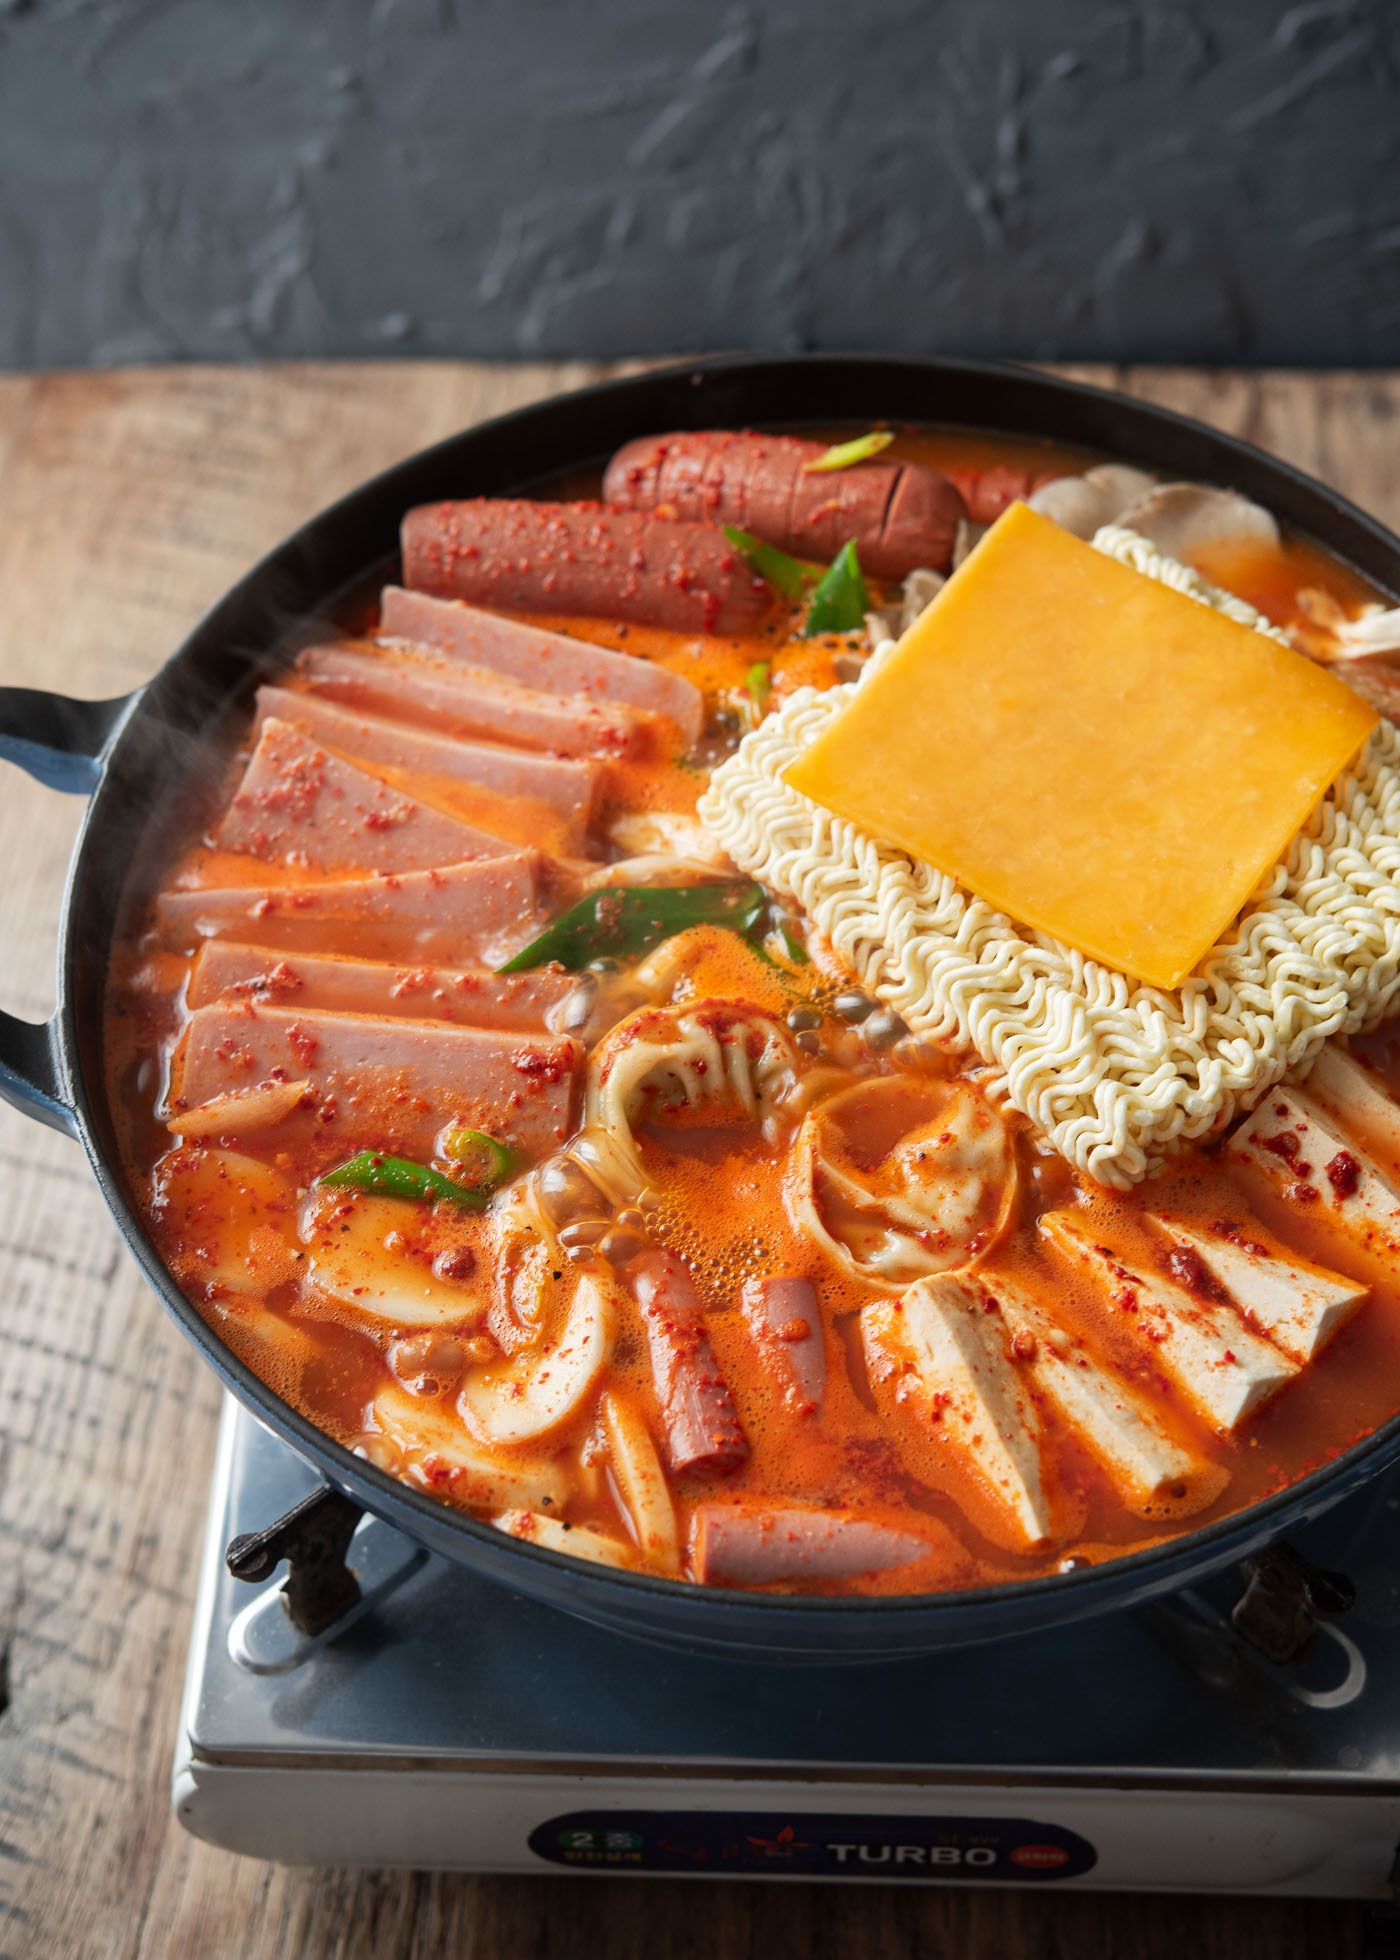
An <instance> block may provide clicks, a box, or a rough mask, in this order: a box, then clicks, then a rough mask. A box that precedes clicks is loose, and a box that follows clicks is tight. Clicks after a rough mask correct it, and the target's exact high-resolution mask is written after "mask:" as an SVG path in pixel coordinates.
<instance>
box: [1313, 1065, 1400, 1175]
mask: <svg viewBox="0 0 1400 1960" xmlns="http://www.w3.org/2000/svg"><path fill="white" fill-rule="evenodd" d="M1306 1094H1307V1095H1308V1096H1309V1097H1310V1098H1311V1099H1312V1100H1313V1102H1315V1103H1318V1104H1320V1105H1321V1106H1322V1108H1323V1109H1324V1110H1325V1111H1326V1112H1327V1114H1328V1115H1331V1116H1335V1117H1336V1118H1337V1120H1338V1121H1339V1122H1340V1123H1341V1125H1342V1128H1343V1129H1344V1130H1345V1131H1346V1132H1347V1134H1348V1136H1353V1137H1355V1138H1357V1140H1358V1141H1359V1142H1361V1143H1363V1144H1364V1145H1365V1146H1366V1148H1367V1149H1368V1150H1374V1151H1375V1153H1376V1155H1377V1156H1378V1157H1381V1158H1382V1159H1384V1160H1385V1161H1386V1162H1387V1163H1390V1164H1400V1104H1397V1103H1396V1102H1395V1101H1394V1099H1393V1098H1392V1097H1391V1096H1390V1095H1389V1094H1388V1093H1387V1091H1386V1087H1385V1084H1384V1083H1383V1082H1382V1081H1381V1079H1380V1077H1379V1076H1377V1075H1375V1074H1373V1072H1372V1071H1371V1070H1370V1069H1368V1068H1367V1067H1365V1065H1364V1064H1363V1063H1361V1062H1359V1061H1358V1060H1357V1059H1356V1057H1355V1055H1352V1054H1349V1053H1348V1052H1347V1050H1346V1049H1345V1048H1339V1047H1338V1046H1337V1043H1336V1042H1335V1041H1329V1042H1327V1043H1325V1044H1324V1046H1323V1048H1322V1051H1321V1053H1320V1054H1319V1055H1318V1058H1317V1060H1316V1061H1315V1062H1314V1063H1313V1066H1312V1068H1311V1069H1310V1070H1309V1071H1308V1078H1307V1087H1306Z"/></svg>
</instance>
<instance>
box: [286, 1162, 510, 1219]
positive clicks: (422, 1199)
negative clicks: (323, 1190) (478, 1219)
mask: <svg viewBox="0 0 1400 1960" xmlns="http://www.w3.org/2000/svg"><path fill="white" fill-rule="evenodd" d="M320 1181H321V1183H322V1184H333V1185H344V1186H346V1187H347V1188H348V1189H350V1190H352V1191H373V1192H375V1193H377V1194H378V1195H379V1196H380V1197H382V1198H413V1199H416V1200H417V1201H418V1203H419V1204H436V1203H437V1201H438V1200H439V1199H440V1198H443V1199H446V1200H447V1201H448V1203H450V1204H454V1205H465V1206H466V1208H467V1209H468V1210H469V1211H480V1210H481V1209H482V1207H483V1206H484V1205H485V1203H486V1201H487V1199H488V1198H489V1197H490V1195H491V1194H490V1192H489V1191H488V1190H484V1189H482V1188H480V1187H478V1186H472V1185H468V1184H459V1183H458V1182H457V1181H456V1179H455V1178H451V1177H444V1176H443V1174H442V1172H441V1171H435V1170H433V1169H432V1167H431V1166H430V1165H428V1164H415V1163H413V1162H412V1160H411V1159H410V1158H408V1157H389V1156H386V1155H385V1153H384V1152H383V1151H382V1150H361V1151H359V1152H357V1154H356V1155H355V1156H353V1157H351V1158H350V1159H349V1160H348V1161H347V1162H346V1163H343V1164H337V1165H336V1167H335V1169H334V1170H333V1171H327V1172H326V1174H325V1176H324V1177H323V1178H322V1179H321V1180H320Z"/></svg>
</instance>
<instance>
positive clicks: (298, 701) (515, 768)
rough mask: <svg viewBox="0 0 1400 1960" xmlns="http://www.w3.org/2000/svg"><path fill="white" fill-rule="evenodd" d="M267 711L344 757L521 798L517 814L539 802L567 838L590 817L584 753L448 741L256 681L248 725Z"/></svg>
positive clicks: (593, 781)
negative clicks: (540, 752) (576, 755)
mask: <svg viewBox="0 0 1400 1960" xmlns="http://www.w3.org/2000/svg"><path fill="white" fill-rule="evenodd" d="M272 716H275V717H276V718H277V719H278V720H279V721H288V722H291V723H292V724H293V726H294V727H296V728H300V729H302V730H303V731H304V733H306V734H308V735H310V736H311V738H312V739H313V741H317V742H323V743H324V744H325V745H326V747H327V748H330V749H334V750H336V752H337V753H338V754H340V755H345V756H349V757H351V758H352V760H353V759H356V758H358V759H359V760H360V761H363V762H368V763H371V764H374V765H376V766H377V767H379V768H383V769H405V770H408V771H410V772H412V773H413V774H415V775H420V776H435V777H437V778H439V780H441V781H443V782H451V783H460V784H464V785H466V786H468V787H470V788H473V789H480V790H484V791H486V792H487V793H488V794H490V795H492V796H500V797H507V798H509V799H511V801H512V802H513V803H518V804H521V805H523V806H525V807H524V808H523V809H522V810H521V811H520V812H519V814H520V815H523V816H526V817H528V814H529V810H530V808H531V807H533V806H535V805H538V804H541V803H542V804H544V805H546V807H547V808H549V809H550V810H552V811H553V812H554V813H555V815H556V816H558V817H560V818H562V819H563V821H564V823H565V824H566V825H567V826H568V827H569V829H570V831H571V833H572V839H573V841H574V842H575V843H577V842H578V841H579V840H581V839H582V837H583V835H584V832H585V831H586V830H587V829H588V825H589V822H590V820H591V818H592V814H593V799H594V796H595V794H596V791H597V787H598V783H599V780H600V776H601V768H600V765H599V764H598V763H596V762H592V761H589V760H587V759H584V758H573V759H569V758H565V757H563V756H550V755H533V754H530V753H529V752H527V751H524V750H521V749H507V748H499V747H496V746H495V745H493V744H492V743H490V742H456V741H453V740H452V739H451V738H450V737H449V736H446V735H436V734H433V733H432V732H431V731H430V730H428V729H426V728H415V727H413V726H412V725H411V724H410V723H408V722H402V721H388V720H386V719H385V718H384V717H383V716H381V715H367V714H360V713H358V712H357V711H356V710H355V709H354V708H345V707H341V706H339V705H338V704H337V703H336V702H334V701H327V700H324V699H322V697H321V696H320V695H319V694H301V693H294V692H293V691H292V689H291V688H286V687H260V688H259V689H258V718H257V723H256V726H257V727H258V728H261V726H262V724H263V723H264V722H265V721H266V720H268V719H269V717H272ZM487 827H488V828H489V825H488V826H487Z"/></svg>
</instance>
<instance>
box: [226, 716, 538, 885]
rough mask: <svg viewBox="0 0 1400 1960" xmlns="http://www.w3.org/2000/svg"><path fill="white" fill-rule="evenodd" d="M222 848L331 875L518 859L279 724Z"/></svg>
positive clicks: (260, 752) (268, 729)
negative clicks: (486, 860) (312, 867)
mask: <svg viewBox="0 0 1400 1960" xmlns="http://www.w3.org/2000/svg"><path fill="white" fill-rule="evenodd" d="M214 842H215V843H216V844H217V845H218V846H219V847H220V849H221V850H225V851H246V852H247V853H248V854H249V856H250V857H257V858H263V859H264V860H266V861H267V862H270V863H274V864H275V863H278V862H282V861H285V860H287V859H289V858H291V859H295V861H296V862H298V863H300V864H308V865H314V866H317V867H318V868H319V869H321V870H324V871H333V870H337V869H339V870H347V871H426V870H427V869H428V867H429V866H430V865H434V864H461V863H463V862H465V860H466V859H468V858H492V857H506V856H508V855H509V853H510V845H509V844H507V843H503V842H502V840H501V839H500V838H499V837H491V836H489V835H488V834H487V833H486V832H485V831H484V830H476V829H474V828H473V827H472V825H471V824H466V823H462V822H460V821H459V820H458V819H457V818H456V817H450V816H448V815H447V813H446V811H445V810H435V809H434V808H433V807H432V805H431V804H430V803H421V802H419V800H418V799H417V797H414V796H406V795H405V794H404V793H403V791H402V790H397V789H394V788H393V787H392V786H391V785H390V784H388V783H386V782H384V781H383V780H382V778H380V777H378V776H371V775H369V774H367V772H366V771H365V770H363V769H357V768H356V767H355V765H354V763H353V762H346V761H344V760H343V759H342V758H341V757H340V756H337V755H331V754H329V753H328V752H327V751H326V750H325V749H323V748H320V747H319V746H318V745H317V744H316V743H315V742H313V741H312V740H311V738H310V737H309V736H308V735H305V734H303V733H302V731H301V729H299V728H294V727H293V726H292V725H291V723H290V722H285V721H276V720H272V721H266V722H264V723H263V725H262V730H261V733H260V734H259V736H258V744H257V747H256V748H255V749H254V750H253V753H252V755H251V756H249V758H248V764H247V767H246V768H245V769H244V771H243V777H242V780H241V782H240V783H239V785H238V788H237V789H236V790H235V791H234V794H233V800H232V801H231V802H230V804H229V806H228V809H227V810H225V812H224V814H223V816H222V818H221V819H220V821H219V824H218V827H217V828H216V830H215V832H214Z"/></svg>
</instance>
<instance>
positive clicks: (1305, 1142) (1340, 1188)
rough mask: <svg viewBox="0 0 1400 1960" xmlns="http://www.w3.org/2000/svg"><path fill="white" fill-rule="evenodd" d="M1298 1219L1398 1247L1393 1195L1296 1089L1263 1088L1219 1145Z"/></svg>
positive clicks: (1399, 1208) (1399, 1207) (1399, 1195)
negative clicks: (1299, 1214) (1255, 1104)
mask: <svg viewBox="0 0 1400 1960" xmlns="http://www.w3.org/2000/svg"><path fill="white" fill-rule="evenodd" d="M1225 1148H1226V1150H1227V1152H1228V1153H1229V1155H1230V1156H1231V1157H1232V1158H1233V1159H1234V1161H1235V1162H1236V1163H1237V1164H1240V1165H1242V1166H1243V1167H1244V1168H1245V1169H1246V1170H1247V1171H1249V1172H1251V1173H1252V1174H1254V1175H1255V1176H1258V1177H1261V1178H1263V1179H1264V1180H1265V1182H1266V1183H1268V1184H1269V1185H1270V1186H1271V1187H1272V1188H1273V1189H1274V1190H1275V1191H1276V1192H1277V1193H1278V1194H1279V1196H1280V1197H1282V1198H1284V1199H1286V1200H1287V1202H1288V1203H1289V1204H1290V1205H1292V1206H1294V1207H1296V1208H1297V1209H1298V1210H1300V1211H1302V1212H1303V1213H1304V1214H1305V1215H1309V1216H1313V1217H1320V1218H1323V1219H1325V1220H1326V1221H1328V1222H1329V1223H1332V1224H1335V1225H1338V1226H1340V1227H1341V1229H1342V1230H1344V1231H1345V1232H1347V1233H1348V1234H1349V1235H1350V1236H1351V1237H1352V1238H1354V1239H1356V1240H1358V1241H1359V1242H1360V1243H1361V1244H1363V1245H1366V1246H1369V1247H1371V1248H1372V1249H1373V1250H1375V1251H1378V1252H1382V1253H1385V1252H1393V1251H1394V1250H1396V1249H1397V1248H1400V1190H1397V1188H1396V1186H1395V1185H1394V1184H1392V1183H1391V1181H1390V1179H1389V1178H1388V1177H1386V1176H1385V1175H1384V1173H1383V1172H1382V1171H1381V1170H1380V1168H1379V1167H1378V1166H1377V1165H1376V1164H1375V1163H1374V1162H1373V1161H1372V1160H1371V1159H1370V1158H1369V1157H1367V1156H1365V1155H1364V1154H1363V1152H1362V1150H1361V1147H1360V1145H1359V1144H1358V1143H1357V1142H1356V1141H1355V1140H1354V1139H1353V1138H1352V1137H1350V1136H1348V1135H1347V1134H1346V1133H1345V1132H1343V1131H1342V1130H1340V1129H1338V1128H1337V1127H1336V1125H1335V1124H1334V1123H1333V1122H1332V1120H1331V1118H1330V1116H1328V1115H1326V1114H1325V1113H1324V1112H1323V1109H1322V1107H1321V1105H1320V1104H1319V1103H1316V1102H1314V1101H1313V1099H1312V1097H1311V1096H1309V1095H1307V1094H1306V1093H1305V1092H1304V1091H1303V1090H1301V1089H1271V1090H1270V1091H1269V1093H1268V1095H1267V1096H1265V1098H1264V1100H1263V1102H1261V1103H1260V1105H1259V1107H1258V1108H1257V1109H1256V1110H1255V1112H1254V1114H1253V1115H1252V1116H1251V1117H1250V1119H1249V1121H1248V1122H1247V1123H1245V1124H1244V1125H1243V1126H1242V1127H1241V1128H1240V1129H1238V1130H1236V1131H1235V1134H1234V1135H1233V1136H1232V1137H1231V1138H1230V1140H1229V1142H1228V1143H1227V1144H1226V1146H1225Z"/></svg>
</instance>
